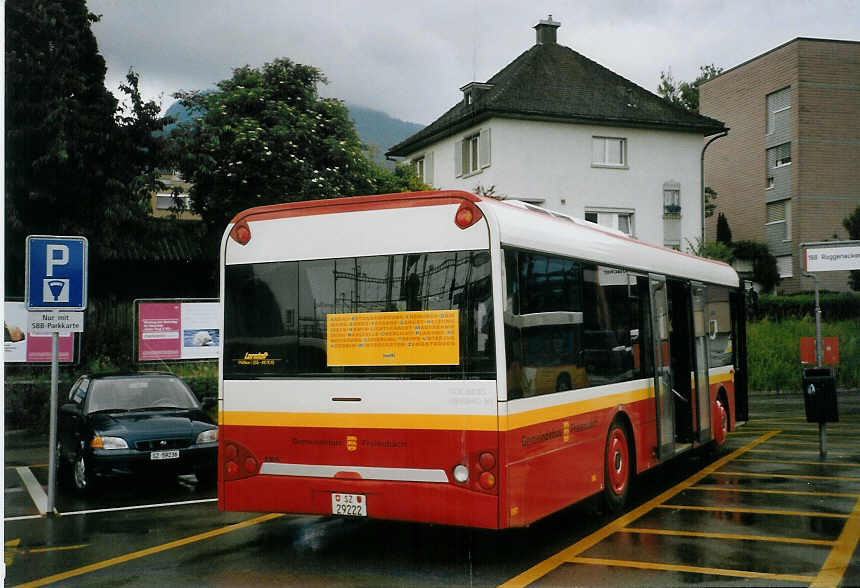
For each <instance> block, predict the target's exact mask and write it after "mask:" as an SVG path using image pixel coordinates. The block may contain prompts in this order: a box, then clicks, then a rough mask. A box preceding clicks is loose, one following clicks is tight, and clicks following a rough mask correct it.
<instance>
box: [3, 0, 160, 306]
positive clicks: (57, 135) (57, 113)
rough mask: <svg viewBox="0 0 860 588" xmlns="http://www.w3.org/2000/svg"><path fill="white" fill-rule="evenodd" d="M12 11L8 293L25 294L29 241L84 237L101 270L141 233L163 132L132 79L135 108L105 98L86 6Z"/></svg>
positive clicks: (73, 0) (66, 2)
mask: <svg viewBox="0 0 860 588" xmlns="http://www.w3.org/2000/svg"><path fill="white" fill-rule="evenodd" d="M5 9H6V56H5V57H6V62H5V63H6V100H5V116H6V129H5V140H6V163H5V165H6V185H5V213H6V239H5V246H6V260H5V261H6V279H7V281H6V283H7V289H8V290H10V291H15V290H17V289H21V290H22V291H23V279H22V277H23V275H22V274H23V268H24V259H23V257H24V252H23V250H24V240H25V237H26V235H28V234H39V233H41V234H60V235H84V236H86V237H88V239H89V241H90V256H91V258H92V259H93V261H96V262H97V261H98V259H99V258H100V257H101V256H102V254H103V253H105V252H106V251H109V250H111V249H113V248H116V247H118V246H120V244H121V242H122V241H123V239H125V238H127V235H128V234H129V233H130V232H131V233H135V232H137V229H138V228H139V225H140V223H141V221H142V220H143V219H144V218H145V216H146V213H147V212H148V207H149V197H150V194H151V192H152V189H153V188H154V187H156V185H157V182H156V180H155V177H156V176H155V173H154V170H155V167H156V166H157V163H158V159H159V157H160V155H161V151H160V146H159V143H158V140H157V139H156V138H154V137H152V131H153V130H157V129H159V128H161V127H160V125H161V122H160V120H159V119H158V118H157V115H158V111H159V107H158V105H157V104H154V103H151V102H144V101H143V100H142V99H141V97H140V92H139V90H138V77H137V74H135V73H134V72H133V71H130V72H129V74H128V76H127V78H126V83H125V84H123V86H122V87H121V91H122V92H123V93H124V94H125V95H126V98H127V100H130V103H128V104H123V105H118V103H117V100H116V98H114V97H113V96H112V95H111V93H110V92H108V91H107V90H106V89H105V86H104V79H105V72H106V67H105V62H104V59H103V58H102V56H101V55H100V54H99V52H98V46H97V43H96V39H95V37H94V35H93V34H92V31H91V29H90V27H91V25H92V23H94V22H96V21H98V17H96V16H95V15H93V14H91V13H90V12H89V11H88V10H87V8H86V4H85V2H84V0H62V1H61V0H8V1H7V2H6V3H5ZM137 234H139V232H138V233H137ZM91 267H93V268H96V267H98V263H95V264H91Z"/></svg>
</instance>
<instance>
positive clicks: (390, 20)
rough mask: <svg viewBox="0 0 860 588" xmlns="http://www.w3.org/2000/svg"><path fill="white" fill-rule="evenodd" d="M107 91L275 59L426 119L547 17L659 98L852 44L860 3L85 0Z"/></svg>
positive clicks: (209, 75) (334, 90)
mask: <svg viewBox="0 0 860 588" xmlns="http://www.w3.org/2000/svg"><path fill="white" fill-rule="evenodd" d="M89 7H90V10H91V11H92V12H95V13H96V14H101V15H102V21H101V22H99V23H97V24H95V25H93V31H94V33H95V35H96V37H97V39H98V41H99V48H100V51H101V52H102V54H103V55H104V57H105V59H106V61H107V63H108V80H107V84H108V87H109V88H111V89H115V88H116V86H117V85H118V84H119V83H120V81H121V80H122V78H123V76H124V75H125V73H126V71H128V68H129V67H134V68H135V70H137V71H138V73H140V75H141V85H142V88H143V90H144V92H145V93H146V95H147V96H148V97H157V96H158V95H159V94H161V95H163V102H164V105H165V106H167V105H169V104H170V103H171V102H172V101H173V99H172V98H171V95H172V94H173V93H174V92H176V91H178V90H180V89H204V88H210V87H212V86H213V85H214V84H215V82H217V81H219V80H221V79H224V78H227V77H229V76H230V74H231V71H232V69H233V68H235V67H239V66H242V65H246V64H250V65H254V66H258V65H262V64H263V63H265V62H267V61H271V60H273V59H275V58H278V57H288V58H290V59H292V60H293V61H297V62H299V63H304V64H308V65H313V66H315V67H318V68H319V69H321V70H322V71H323V73H324V74H325V75H326V77H327V78H328V80H329V84H328V85H327V86H326V87H324V88H322V89H321V91H322V93H323V94H324V95H327V96H334V97H337V98H341V99H343V100H345V101H347V102H351V103H357V104H362V105H365V106H369V107H371V108H376V109H379V110H383V111H385V112H388V113H389V114H392V115H393V116H397V117H399V118H402V119H405V120H410V121H415V122H419V123H425V124H426V123H429V122H430V121H432V120H433V119H435V118H436V117H437V116H439V115H440V114H441V113H442V112H444V111H445V110H447V109H448V108H449V107H450V106H451V105H453V103H454V102H455V101H456V100H458V99H459V90H458V89H459V87H460V86H462V85H464V84H466V83H467V82H470V81H473V80H477V81H484V80H486V79H487V78H489V77H490V76H492V75H493V74H494V73H496V72H497V71H498V70H499V69H501V68H502V67H504V66H505V65H506V64H508V63H509V62H510V61H512V60H513V59H514V58H515V57H516V56H517V55H519V54H520V53H522V52H523V51H525V50H526V49H528V48H529V47H530V46H531V45H532V44H533V43H534V31H533V30H532V28H531V27H532V26H533V25H534V24H535V23H536V22H537V21H538V20H540V19H541V18H546V16H547V14H549V13H552V15H553V18H554V19H555V20H558V21H561V23H562V27H561V29H559V33H558V38H559V42H560V43H562V44H564V45H566V46H568V47H570V48H572V49H574V50H576V51H579V52H580V53H582V54H584V55H586V56H588V57H589V58H591V59H593V60H595V61H597V62H598V63H601V64H602V65H604V66H606V67H608V68H610V69H612V70H614V71H615V72H617V73H619V74H620V75H623V76H625V77H627V78H628V79H630V80H632V81H634V82H636V83H638V84H640V85H641V86H643V87H645V88H648V89H649V90H652V91H653V90H655V89H656V86H657V83H658V79H659V74H660V71H661V70H665V69H667V68H669V67H671V68H672V72H673V74H674V75H675V77H676V79H692V78H694V77H695V76H696V74H697V73H698V67H699V66H700V65H704V64H708V63H714V64H716V65H720V66H723V67H725V68H728V67H732V66H734V65H738V64H739V63H742V62H744V61H746V60H747V59H750V58H752V57H755V56H756V55H759V54H761V53H763V52H765V51H768V50H770V49H772V48H774V47H777V46H778V45H781V44H782V43H785V42H787V41H789V40H791V39H793V38H795V37H798V36H808V37H824V38H837V39H851V40H857V39H858V38H860V3H858V2H855V1H854V0H824V1H814V2H813V1H802V0H787V1H785V2H774V1H769V0H761V1H759V0H747V1H740V0H726V1H724V2H716V1H710V2H707V1H706V2H694V1H692V0H690V1H687V0H661V1H648V2H645V1H639V2H636V1H622V0H602V1H601V0H580V1H574V0H557V1H555V2H547V1H546V0H537V1H535V2H530V3H524V2H520V1H515V0H500V1H487V0H484V1H478V0H457V1H450V0H440V1H437V2H431V3H426V2H424V3H417V2H403V1H402V0H400V1H397V2H394V1H391V0H379V1H372V0H365V1H363V2H360V1H350V0H327V1H326V0H290V1H287V0H280V1H268V0H266V1H263V0H243V1H236V0H145V1H141V0H90V1H89Z"/></svg>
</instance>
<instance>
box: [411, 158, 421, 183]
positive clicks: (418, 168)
mask: <svg viewBox="0 0 860 588" xmlns="http://www.w3.org/2000/svg"><path fill="white" fill-rule="evenodd" d="M412 169H413V170H414V171H415V175H416V176H418V178H419V179H420V180H421V181H422V182H423V181H424V157H418V158H417V159H413V160H412Z"/></svg>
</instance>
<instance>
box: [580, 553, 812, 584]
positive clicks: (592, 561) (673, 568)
mask: <svg viewBox="0 0 860 588" xmlns="http://www.w3.org/2000/svg"><path fill="white" fill-rule="evenodd" d="M570 563H578V564H588V565H593V566H616V567H624V568H637V569H640V570H659V571H662V572H687V573H690V574H711V575H714V576H731V577H734V578H754V579H757V580H775V581H777V582H804V583H808V582H809V581H810V580H812V579H813V578H814V577H815V576H805V575H801V574H768V573H765V572H747V571H745V570H726V569H722V568H699V567H696V566H680V565H676V564H661V563H651V562H647V561H622V560H616V559H601V558H597V557H575V558H573V559H572V560H570Z"/></svg>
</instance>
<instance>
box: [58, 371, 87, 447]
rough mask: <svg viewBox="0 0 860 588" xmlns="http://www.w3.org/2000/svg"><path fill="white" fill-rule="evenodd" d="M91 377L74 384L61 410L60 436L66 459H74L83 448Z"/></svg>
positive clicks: (80, 379)
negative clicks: (85, 402)
mask: <svg viewBox="0 0 860 588" xmlns="http://www.w3.org/2000/svg"><path fill="white" fill-rule="evenodd" d="M89 385H90V379H89V378H87V377H86V376H83V377H81V378H79V379H78V381H77V382H75V383H74V384H73V385H72V388H71V389H70V390H69V397H68V398H67V399H66V402H64V403H63V405H62V406H61V407H60V411H59V417H60V419H59V423H58V430H59V438H60V447H61V449H62V453H63V455H61V456H60V457H63V458H64V459H69V460H71V459H74V457H75V456H76V455H77V454H78V451H79V450H80V448H81V435H82V433H81V431H82V429H83V427H84V418H83V416H84V415H83V406H84V400H86V397H87V391H88V389H89Z"/></svg>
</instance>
